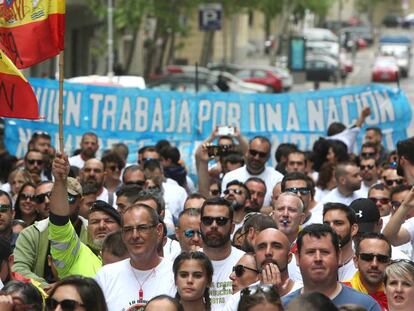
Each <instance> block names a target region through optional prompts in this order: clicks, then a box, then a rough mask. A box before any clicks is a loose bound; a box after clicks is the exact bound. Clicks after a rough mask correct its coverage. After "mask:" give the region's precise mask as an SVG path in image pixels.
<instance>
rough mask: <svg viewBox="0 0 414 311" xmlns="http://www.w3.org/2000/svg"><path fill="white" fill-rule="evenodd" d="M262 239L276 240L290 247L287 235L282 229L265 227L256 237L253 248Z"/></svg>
mask: <svg viewBox="0 0 414 311" xmlns="http://www.w3.org/2000/svg"><path fill="white" fill-rule="evenodd" d="M263 241H277V242H278V243H281V244H282V245H283V246H285V247H286V248H288V249H289V247H290V243H289V240H288V238H287V236H286V235H285V234H284V233H283V232H282V231H280V230H279V229H275V228H267V229H264V230H262V231H261V232H260V233H259V234H258V236H257V238H256V245H255V248H257V246H258V245H259V244H260V243H261V242H263Z"/></svg>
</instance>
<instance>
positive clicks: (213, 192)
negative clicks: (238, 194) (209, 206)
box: [210, 189, 220, 195]
mask: <svg viewBox="0 0 414 311" xmlns="http://www.w3.org/2000/svg"><path fill="white" fill-rule="evenodd" d="M210 192H211V194H212V195H219V194H220V190H218V189H212V190H210Z"/></svg>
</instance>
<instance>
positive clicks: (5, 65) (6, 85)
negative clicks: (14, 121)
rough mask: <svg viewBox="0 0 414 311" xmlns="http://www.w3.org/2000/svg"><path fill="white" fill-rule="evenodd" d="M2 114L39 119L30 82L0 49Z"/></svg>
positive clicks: (0, 111)
mask: <svg viewBox="0 0 414 311" xmlns="http://www.w3.org/2000/svg"><path fill="white" fill-rule="evenodd" d="M0 116H1V117H8V118H19V119H39V111H38V104H37V100H36V96H35V94H34V92H33V89H32V87H31V86H30V84H29V82H28V81H27V80H26V78H25V77H24V76H23V74H22V73H21V72H20V71H19V69H17V68H16V66H15V65H14V64H13V62H12V61H11V60H10V59H9V58H8V57H7V55H6V54H5V53H3V51H1V50H0Z"/></svg>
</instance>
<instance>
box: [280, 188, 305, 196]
mask: <svg viewBox="0 0 414 311" xmlns="http://www.w3.org/2000/svg"><path fill="white" fill-rule="evenodd" d="M283 192H293V193H295V194H298V193H300V194H302V195H306V194H309V193H310V189H309V188H306V187H303V188H296V187H293V188H286V189H285V191H283Z"/></svg>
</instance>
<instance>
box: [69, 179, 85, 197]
mask: <svg viewBox="0 0 414 311" xmlns="http://www.w3.org/2000/svg"><path fill="white" fill-rule="evenodd" d="M67 188H68V193H69V194H71V195H75V196H76V195H80V196H81V195H82V193H83V191H82V186H81V184H80V183H79V181H78V180H77V179H76V178H73V177H68V181H67Z"/></svg>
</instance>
